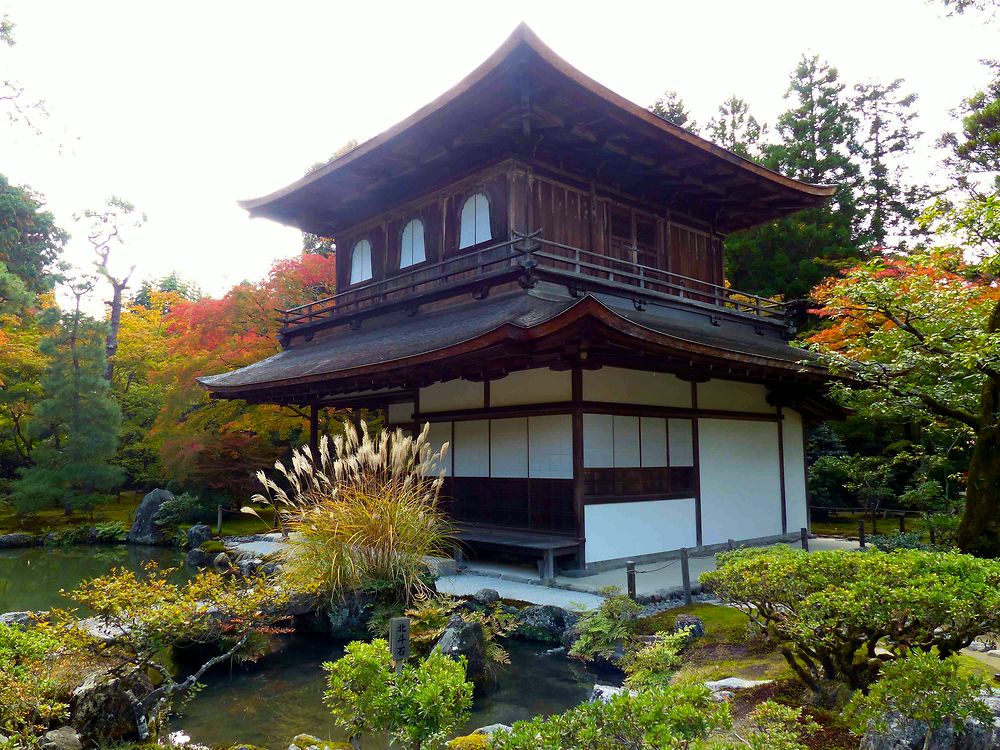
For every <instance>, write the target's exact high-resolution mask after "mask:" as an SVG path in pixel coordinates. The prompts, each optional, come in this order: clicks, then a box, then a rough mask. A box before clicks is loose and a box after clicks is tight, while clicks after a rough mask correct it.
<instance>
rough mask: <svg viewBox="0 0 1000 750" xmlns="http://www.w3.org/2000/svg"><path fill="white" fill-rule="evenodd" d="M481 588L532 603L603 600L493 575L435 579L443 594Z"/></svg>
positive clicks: (588, 605)
mask: <svg viewBox="0 0 1000 750" xmlns="http://www.w3.org/2000/svg"><path fill="white" fill-rule="evenodd" d="M480 589H495V590H496V592H497V593H498V594H500V598H502V599H516V600H519V601H523V602H531V603H532V604H552V605H554V606H556V607H562V608H564V609H571V610H576V611H582V610H587V609H594V608H595V607H597V606H598V605H599V604H600V603H601V602H603V601H604V598H603V597H600V596H597V595H595V594H585V593H583V592H579V591H566V590H565V589H558V588H552V587H550V586H540V585H535V584H531V583H521V582H519V581H507V580H504V579H503V578H494V577H492V576H483V575H469V574H462V573H458V574H455V575H446V576H441V577H440V578H438V579H437V590H438V591H440V592H441V593H444V594H453V595H455V596H468V595H469V594H474V593H476V592H477V591H479V590H480Z"/></svg>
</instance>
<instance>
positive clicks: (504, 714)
mask: <svg viewBox="0 0 1000 750" xmlns="http://www.w3.org/2000/svg"><path fill="white" fill-rule="evenodd" d="M506 647H507V650H508V651H510V655H511V664H510V666H508V667H504V668H503V670H502V671H501V672H500V673H499V676H498V682H497V685H496V688H495V689H494V690H493V691H492V692H490V693H489V694H488V695H486V696H484V697H482V698H477V699H476V702H475V705H474V706H473V710H472V718H471V719H470V721H469V723H468V725H467V727H466V729H465V731H467V732H471V731H472V730H474V729H476V728H477V727H481V726H485V725H487V724H494V723H498V722H499V723H503V724H510V723H512V722H514V721H517V720H519V719H527V718H531V717H532V716H537V715H539V714H551V713H558V712H560V711H565V710H566V709H568V708H571V707H573V706H576V705H578V704H579V703H581V702H582V701H584V700H586V699H587V698H588V697H589V696H590V693H591V690H592V688H593V686H594V683H595V681H596V680H595V677H594V675H593V674H591V673H590V672H589V671H588V670H587V669H586V668H585V667H583V666H582V665H580V664H578V663H576V662H573V661H570V660H568V659H566V658H565V657H563V656H548V655H546V654H545V653H544V647H542V646H541V645H538V644H527V643H521V642H517V641H512V642H510V643H508V644H506ZM342 653H343V644H332V643H331V642H330V641H328V640H326V639H323V638H317V637H306V636H293V637H291V638H289V639H288V642H287V647H286V648H285V650H284V651H282V652H281V653H280V654H277V655H275V656H271V657H268V658H267V659H264V660H262V661H261V662H259V663H258V664H255V665H250V666H248V667H226V668H225V669H220V670H218V671H216V672H214V673H212V674H210V675H208V676H207V677H206V679H205V680H203V682H204V683H205V689H204V690H203V691H202V692H200V693H199V694H198V695H197V696H195V698H194V699H193V700H192V701H191V702H190V703H189V704H188V705H187V706H186V707H185V709H184V713H183V715H182V716H178V717H175V718H174V719H173V720H172V721H171V722H170V728H171V729H173V730H177V729H183V730H184V733H185V734H187V735H190V737H191V739H192V741H193V742H196V743H200V744H204V745H209V746H228V745H232V744H233V743H234V742H237V741H238V742H246V743H250V744H253V745H258V746H261V747H266V748H272V750H284V748H287V747H288V745H289V743H290V742H291V740H292V738H293V737H294V736H295V735H296V734H301V733H303V732H305V733H308V734H314V735H316V736H318V737H321V738H323V739H329V740H338V741H344V740H345V739H346V737H345V736H344V735H342V734H340V733H338V732H337V731H336V730H335V729H334V727H333V726H332V724H331V722H330V714H329V712H328V711H327V709H326V708H325V707H324V705H323V690H324V687H325V681H324V672H323V670H322V668H321V667H320V665H321V664H322V663H323V662H324V661H329V660H332V659H336V658H338V657H339V656H340V655H341V654H342ZM369 745H371V747H372V748H373V750H383V749H384V748H387V747H388V743H387V742H386V740H385V739H384V738H379V739H376V741H374V742H367V743H365V747H366V748H367V747H369Z"/></svg>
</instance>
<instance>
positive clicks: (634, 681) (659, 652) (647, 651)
mask: <svg viewBox="0 0 1000 750" xmlns="http://www.w3.org/2000/svg"><path fill="white" fill-rule="evenodd" d="M689 638H690V636H689V635H688V632H687V630H684V631H681V632H679V633H659V634H657V637H656V641H655V642H653V643H651V644H649V645H643V646H640V647H637V648H635V649H633V650H632V651H630V652H629V653H628V654H626V656H625V663H624V664H623V667H624V669H625V687H627V688H630V689H631V690H646V689H648V688H653V687H667V686H668V685H669V684H670V678H671V677H673V676H674V672H676V671H677V670H678V669H680V667H681V662H682V660H681V651H683V650H684V646H686V645H687V643H688V640H689Z"/></svg>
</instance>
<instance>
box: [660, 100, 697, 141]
mask: <svg viewBox="0 0 1000 750" xmlns="http://www.w3.org/2000/svg"><path fill="white" fill-rule="evenodd" d="M649 111H650V112H652V113H653V114H654V115H657V116H658V117H662V118H663V119H664V120H666V121H667V122H672V123H673V124H674V125H679V126H680V127H682V128H684V129H685V130H690V131H691V132H692V133H697V132H698V123H697V122H695V121H694V119H692V117H691V113H690V112H688V110H687V107H686V106H685V105H684V100H683V99H681V98H680V96H678V94H677V92H676V91H664V92H663V96H661V97H660V98H659V99H657V100H656V101H655V102H653V103H652V104H650V105H649Z"/></svg>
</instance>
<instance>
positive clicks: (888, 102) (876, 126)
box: [854, 78, 930, 246]
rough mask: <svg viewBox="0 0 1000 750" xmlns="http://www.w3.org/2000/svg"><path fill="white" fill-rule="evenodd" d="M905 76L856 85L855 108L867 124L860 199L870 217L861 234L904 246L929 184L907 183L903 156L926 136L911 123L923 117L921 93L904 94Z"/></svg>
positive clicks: (927, 195) (864, 136)
mask: <svg viewBox="0 0 1000 750" xmlns="http://www.w3.org/2000/svg"><path fill="white" fill-rule="evenodd" d="M902 87H903V79H902V78H897V79H896V80H894V81H892V82H891V83H888V84H881V83H865V84H858V85H857V86H855V87H854V91H855V95H854V110H855V112H857V113H858V116H859V117H860V118H861V123H862V139H861V144H860V145H861V153H862V156H863V158H864V163H865V172H866V175H865V177H866V179H865V181H864V185H863V186H862V189H861V193H860V195H859V198H858V202H859V204H860V205H861V207H862V209H863V211H864V213H865V214H866V216H867V220H866V223H865V225H864V226H863V227H862V228H861V235H862V236H863V237H864V238H865V239H867V240H869V241H871V242H872V243H874V244H875V245H879V246H885V245H886V244H887V241H890V240H891V241H893V243H892V244H894V245H895V246H902V245H904V244H905V243H904V241H903V236H902V235H904V234H910V233H911V232H912V228H913V227H915V221H914V220H915V219H916V218H917V215H918V214H919V213H920V206H921V204H922V203H924V202H925V201H926V200H927V198H928V197H929V194H930V191H929V190H928V188H926V187H923V186H917V185H907V184H906V178H905V171H904V168H903V162H902V157H906V156H909V155H910V154H911V153H912V152H913V144H914V142H915V141H916V140H917V139H918V138H919V137H920V136H921V135H922V133H920V132H918V131H914V130H913V129H912V127H911V123H912V122H913V120H914V119H915V118H916V116H917V112H916V110H914V108H913V105H914V104H915V103H916V100H917V96H916V94H903V93H902V92H901V89H902Z"/></svg>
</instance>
